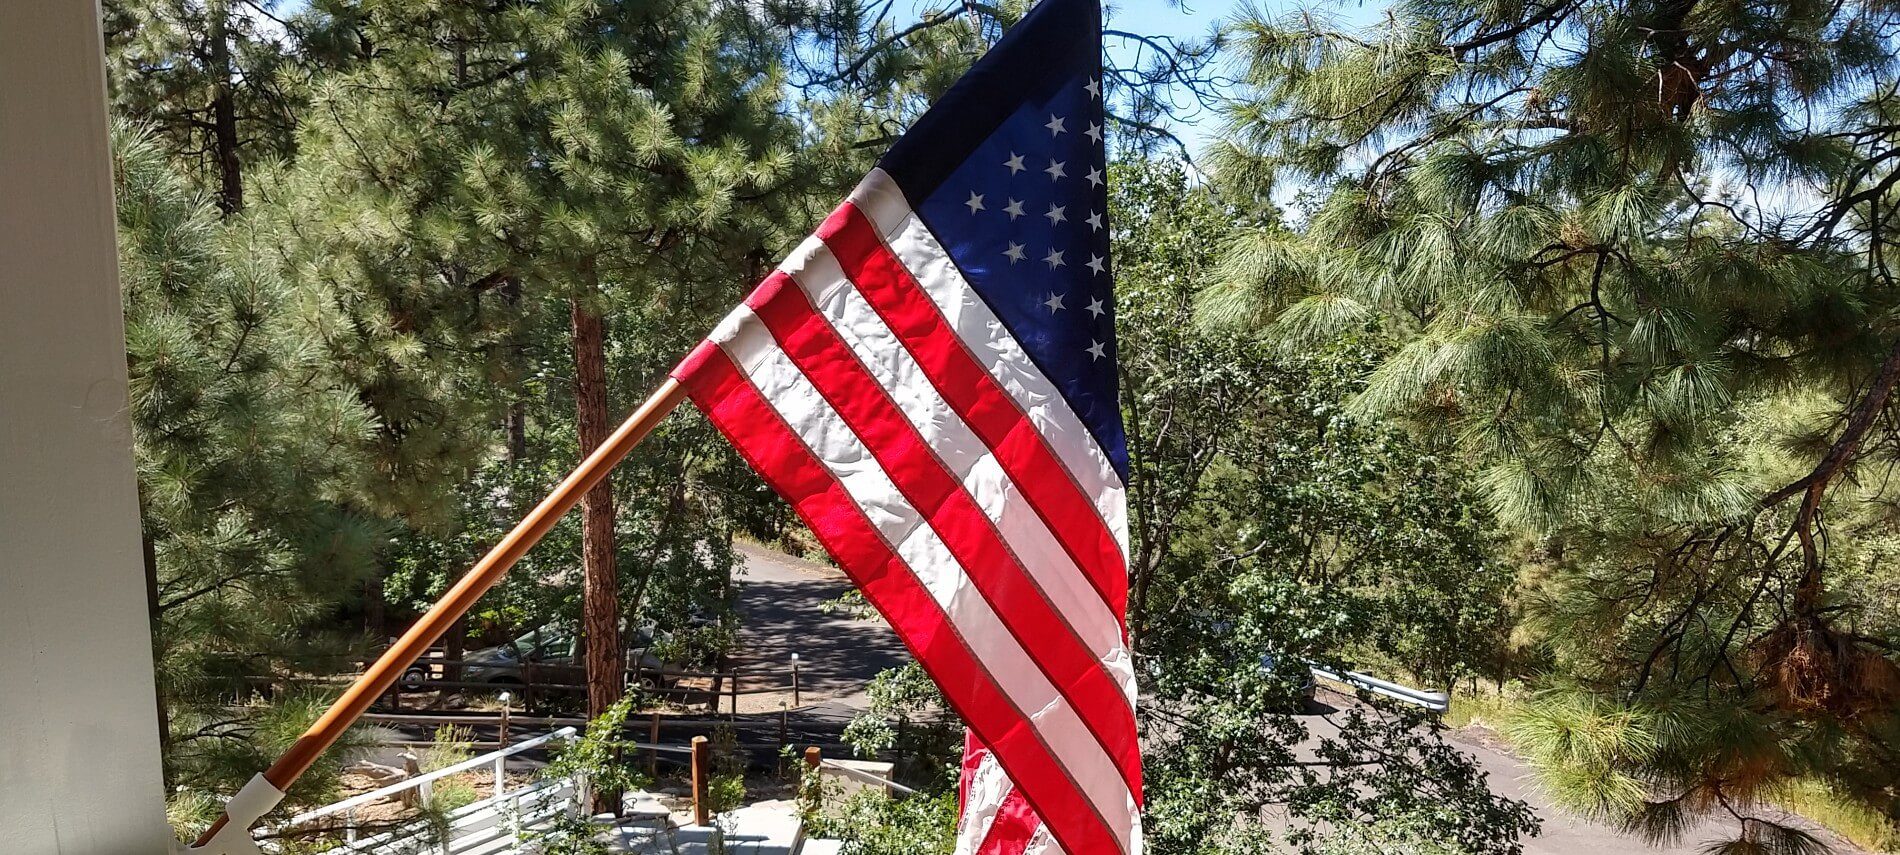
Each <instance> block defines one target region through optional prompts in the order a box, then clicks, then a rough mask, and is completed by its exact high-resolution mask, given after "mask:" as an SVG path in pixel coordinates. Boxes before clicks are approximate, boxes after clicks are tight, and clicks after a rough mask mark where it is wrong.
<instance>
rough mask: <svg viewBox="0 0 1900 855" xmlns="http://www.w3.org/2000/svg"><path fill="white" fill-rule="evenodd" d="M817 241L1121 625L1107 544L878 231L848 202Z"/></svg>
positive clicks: (1121, 597) (1050, 457) (1123, 571)
mask: <svg viewBox="0 0 1900 855" xmlns="http://www.w3.org/2000/svg"><path fill="white" fill-rule="evenodd" d="M817 235H818V237H819V238H820V239H821V240H823V241H824V242H825V245H826V246H829V247H830V248H831V251H832V253H833V254H834V255H836V256H837V258H838V262H839V264H840V265H841V266H842V267H843V269H844V273H845V276H847V277H849V278H850V279H851V281H852V282H853V283H854V284H855V285H857V288H858V293H860V294H862V295H864V298H865V300H866V301H868V302H869V303H870V304H871V307H872V308H873V309H875V310H876V311H877V313H878V315H879V316H881V317H883V318H884V323H885V324H886V325H887V326H889V327H890V328H891V331H892V332H894V333H896V334H897V337H898V340H900V341H902V342H903V343H904V346H905V347H906V348H907V349H909V350H910V352H911V355H912V356H913V357H914V358H915V359H916V360H917V362H918V364H920V365H922V366H923V367H924V373H926V374H928V375H929V376H930V378H931V380H932V381H933V382H935V383H936V385H937V389H938V391H939V392H941V393H942V395H943V398H944V400H945V401H947V402H949V404H950V406H951V407H952V408H953V409H955V410H956V411H957V414H958V415H960V416H962V417H963V420H964V421H965V422H966V423H968V424H969V425H970V428H971V429H972V430H974V431H975V432H976V435H977V436H979V437H981V438H982V439H983V441H984V443H986V444H987V445H989V447H990V450H991V451H992V452H993V453H995V455H996V459H997V462H998V463H1000V464H1002V467H1003V471H1004V472H1006V473H1008V474H1009V477H1010V479H1011V480H1012V481H1014V482H1015V483H1016V486H1017V488H1018V489H1020V490H1022V492H1023V496H1024V498H1026V499H1028V500H1029V503H1030V505H1031V506H1032V507H1034V508H1035V509H1036V513H1038V514H1040V515H1041V516H1042V518H1043V520H1044V521H1045V522H1046V523H1047V524H1048V526H1049V530H1050V531H1051V532H1053V533H1054V534H1055V536H1056V538H1057V540H1058V541H1059V542H1060V543H1061V544H1062V547H1063V548H1064V549H1065V550H1067V551H1068V552H1069V554H1070V556H1071V557H1072V558H1074V559H1075V562H1076V566H1078V567H1081V568H1083V570H1084V571H1085V572H1086V573H1087V575H1088V577H1089V582H1090V584H1092V585H1093V586H1094V587H1095V590H1096V592H1097V593H1098V594H1100V595H1101V596H1102V598H1103V600H1104V601H1106V602H1107V603H1108V606H1109V610H1110V611H1112V612H1114V614H1115V615H1116V617H1117V618H1118V619H1121V620H1126V617H1125V616H1126V615H1127V613H1128V565H1127V562H1126V561H1125V560H1124V558H1123V556H1122V552H1121V547H1120V546H1119V545H1118V544H1117V543H1116V542H1115V536H1114V534H1113V533H1111V532H1110V531H1109V530H1108V525H1107V523H1104V522H1103V521H1102V516H1101V514H1100V513H1099V512H1098V511H1097V510H1096V509H1095V506H1094V504H1093V503H1091V502H1090V501H1089V499H1088V497H1087V496H1085V495H1083V493H1082V490H1081V488H1080V487H1078V486H1076V484H1075V481H1074V478H1073V476H1069V475H1068V469H1066V468H1065V467H1063V465H1062V463H1061V461H1060V460H1058V459H1057V458H1056V455H1055V453H1054V452H1053V451H1051V450H1050V449H1049V447H1048V446H1047V445H1046V444H1045V443H1044V441H1043V436H1042V433H1041V432H1040V431H1038V430H1037V429H1036V426H1035V425H1034V424H1033V423H1031V422H1030V420H1029V417H1028V416H1027V415H1025V414H1024V413H1023V411H1022V410H1021V409H1019V408H1017V406H1016V402H1015V400H1014V399H1012V398H1011V397H1010V396H1009V393H1008V392H1007V391H1005V390H1004V389H1003V388H1002V386H1000V385H998V384H997V382H996V378H994V377H992V376H990V373H989V371H987V370H985V369H984V367H983V364H982V363H981V362H979V361H977V359H976V357H975V356H972V355H971V354H970V352H969V350H968V349H967V348H966V347H965V345H964V343H963V340H962V338H960V337H959V336H958V335H957V333H956V330H954V329H952V328H951V327H950V324H949V322H948V321H946V320H944V317H943V315H942V313H940V312H938V311H937V308H936V304H935V303H933V302H932V301H931V299H930V294H929V293H927V292H926V291H924V289H923V286H922V285H919V284H918V283H917V279H916V277H914V276H913V275H911V272H910V269H909V268H907V267H905V266H904V264H903V262H902V261H900V260H898V258H897V256H896V255H894V254H892V252H891V250H890V247H888V246H885V244H884V241H883V240H882V239H881V238H880V237H879V236H878V232H877V228H876V226H874V225H872V224H871V221H870V220H869V219H867V218H866V217H865V215H864V213H863V212H861V211H859V210H858V209H857V207H856V206H854V205H852V204H851V203H849V202H847V203H845V204H843V205H840V206H839V207H838V209H837V210H836V211H833V212H832V214H831V216H830V217H828V218H826V220H825V222H824V225H822V226H819V227H818V231H817ZM1051 476H1057V477H1051ZM1136 800H1137V802H1139V800H1140V797H1139V794H1137V797H1136Z"/></svg>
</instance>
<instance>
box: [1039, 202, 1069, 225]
mask: <svg viewBox="0 0 1900 855" xmlns="http://www.w3.org/2000/svg"><path fill="white" fill-rule="evenodd" d="M1068 209H1069V206H1067V205H1050V206H1049V213H1046V214H1043V216H1045V217H1048V218H1049V225H1052V226H1053V225H1056V224H1057V223H1065V222H1068V220H1069V215H1068V214H1064V213H1063V211H1067V210H1068Z"/></svg>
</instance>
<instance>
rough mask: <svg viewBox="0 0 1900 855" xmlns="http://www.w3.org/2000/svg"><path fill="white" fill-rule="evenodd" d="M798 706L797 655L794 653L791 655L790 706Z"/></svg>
mask: <svg viewBox="0 0 1900 855" xmlns="http://www.w3.org/2000/svg"><path fill="white" fill-rule="evenodd" d="M799 705H800V704H799V702H798V654H796V653H794V654H792V706H799Z"/></svg>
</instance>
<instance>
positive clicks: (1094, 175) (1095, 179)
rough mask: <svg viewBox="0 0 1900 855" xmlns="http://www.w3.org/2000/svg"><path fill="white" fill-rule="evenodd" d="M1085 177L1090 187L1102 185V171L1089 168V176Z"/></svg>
mask: <svg viewBox="0 0 1900 855" xmlns="http://www.w3.org/2000/svg"><path fill="white" fill-rule="evenodd" d="M1087 177H1088V179H1089V186H1090V187H1097V186H1100V185H1101V183H1102V171H1101V170H1099V169H1096V168H1095V167H1093V166H1091V167H1089V174H1088V176H1087Z"/></svg>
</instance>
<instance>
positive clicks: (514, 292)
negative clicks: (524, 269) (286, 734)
mask: <svg viewBox="0 0 1900 855" xmlns="http://www.w3.org/2000/svg"><path fill="white" fill-rule="evenodd" d="M501 302H502V305H504V306H507V307H508V310H509V311H510V312H512V313H516V315H517V319H518V317H519V312H520V311H521V279H520V277H516V276H510V277H508V278H506V279H503V280H502V282H501ZM517 337H519V333H517ZM520 358H521V349H520V348H516V349H515V350H514V351H513V359H514V360H519V359H520ZM507 428H508V462H509V463H520V462H521V461H523V460H526V459H527V457H528V403H527V401H525V400H523V399H522V398H520V397H518V396H517V397H516V398H515V400H514V401H512V402H510V403H509V404H508V416H507ZM510 498H511V500H512V497H510Z"/></svg>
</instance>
